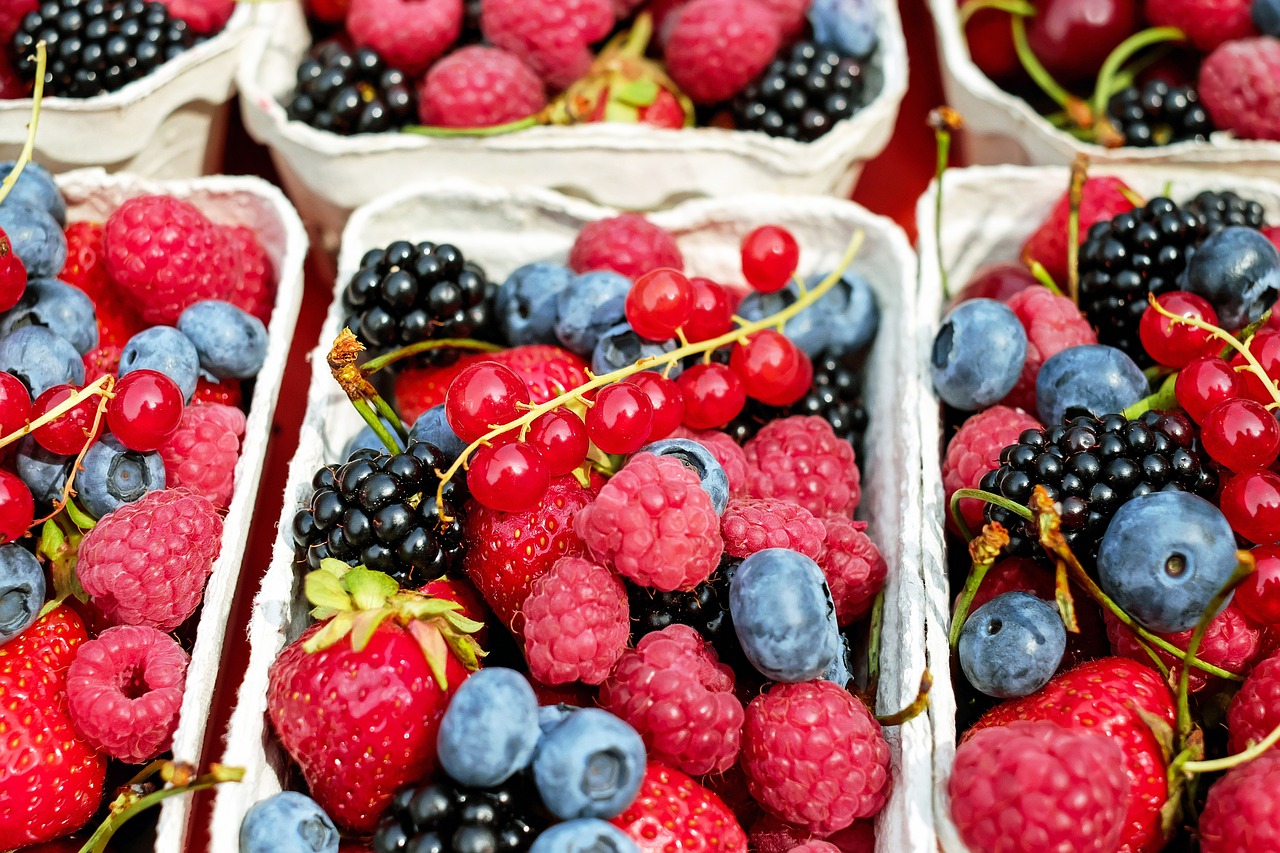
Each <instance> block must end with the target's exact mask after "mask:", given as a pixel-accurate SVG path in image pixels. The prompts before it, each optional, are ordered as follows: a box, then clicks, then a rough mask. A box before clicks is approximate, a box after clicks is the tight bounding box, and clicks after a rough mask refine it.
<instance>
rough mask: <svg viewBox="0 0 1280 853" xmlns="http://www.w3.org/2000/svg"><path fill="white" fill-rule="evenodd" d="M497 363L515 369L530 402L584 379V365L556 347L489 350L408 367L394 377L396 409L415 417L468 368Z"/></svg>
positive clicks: (440, 398)
mask: <svg viewBox="0 0 1280 853" xmlns="http://www.w3.org/2000/svg"><path fill="white" fill-rule="evenodd" d="M485 361H488V362H497V363H498V364H501V365H503V366H505V367H509V368H511V369H512V370H514V371H515V373H516V375H517V376H519V377H520V378H521V379H523V380H524V384H525V385H526V386H527V387H528V389H529V397H530V402H532V403H533V404H534V405H540V404H542V403H546V402H548V401H549V400H551V399H553V398H555V397H558V396H559V395H561V394H563V393H564V392H565V391H567V390H568V389H570V388H577V387H578V386H579V385H582V384H583V383H585V382H586V381H587V373H586V369H587V365H586V362H584V361H583V360H582V359H580V358H578V357H577V356H575V355H573V354H572V353H569V352H566V351H565V350H562V349H560V348H559V347H552V346H540V345H535V346H525V347H515V348H513V349H506V350H501V351H499V352H493V353H476V354H474V355H468V356H463V357H462V358H461V359H459V360H458V361H456V362H455V363H453V364H451V365H448V366H445V367H424V368H412V367H411V368H408V369H404V370H401V371H399V372H398V375H397V376H396V403H397V404H398V405H397V410H398V411H399V412H400V415H401V416H402V417H404V418H415V419H416V418H417V417H419V416H420V415H421V414H422V413H423V412H425V411H426V410H427V409H430V408H431V407H433V406H435V405H437V404H440V403H443V402H444V401H445V397H446V396H447V395H448V391H449V385H450V384H451V383H452V382H453V380H454V379H455V378H456V377H457V376H458V374H460V373H462V371H464V370H465V369H467V368H468V367H470V366H472V365H474V364H479V363H480V362H485Z"/></svg>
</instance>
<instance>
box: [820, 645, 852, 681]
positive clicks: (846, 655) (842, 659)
mask: <svg viewBox="0 0 1280 853" xmlns="http://www.w3.org/2000/svg"><path fill="white" fill-rule="evenodd" d="M822 679H823V680H824V681H830V682H831V683H832V684H839V685H840V686H841V687H843V688H845V689H848V687H849V682H851V681H853V650H852V649H850V648H849V638H848V637H846V636H845V635H844V634H841V635H840V651H838V652H836V657H835V660H833V661H831V666H829V667H827V668H826V669H825V670H823V671H822Z"/></svg>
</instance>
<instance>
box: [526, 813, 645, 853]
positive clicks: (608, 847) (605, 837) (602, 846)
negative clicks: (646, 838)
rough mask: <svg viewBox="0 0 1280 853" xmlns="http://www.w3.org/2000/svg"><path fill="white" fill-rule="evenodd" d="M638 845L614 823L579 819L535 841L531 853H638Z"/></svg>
mask: <svg viewBox="0 0 1280 853" xmlns="http://www.w3.org/2000/svg"><path fill="white" fill-rule="evenodd" d="M639 849H640V848H638V847H637V846H636V844H635V842H634V841H632V840H631V839H630V838H628V837H627V836H626V834H625V833H624V832H623V831H622V830H620V829H618V828H617V827H616V826H614V825H613V824H611V823H605V822H604V821H602V820H598V819H596V818H579V819H578V820H570V821H566V822H564V823H559V824H556V825H555V826H553V827H551V828H550V829H548V830H546V831H545V832H543V833H542V834H541V835H539V836H538V837H537V838H536V839H534V842H533V846H532V847H530V848H529V853H563V851H569V853H588V851H592V850H605V851H617V853H639Z"/></svg>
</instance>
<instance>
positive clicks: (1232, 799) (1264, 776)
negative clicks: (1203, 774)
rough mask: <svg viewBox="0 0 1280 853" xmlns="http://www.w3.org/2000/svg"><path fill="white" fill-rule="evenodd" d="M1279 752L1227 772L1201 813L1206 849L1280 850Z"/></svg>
mask: <svg viewBox="0 0 1280 853" xmlns="http://www.w3.org/2000/svg"><path fill="white" fill-rule="evenodd" d="M1278 794H1280V753H1276V752H1270V753H1268V754H1266V755H1263V756H1260V757H1258V758H1255V759H1254V760H1253V761H1250V762H1248V763H1246V764H1243V765H1241V766H1239V767H1236V768H1234V769H1232V770H1230V771H1228V772H1227V775H1226V776H1223V777H1222V778H1221V779H1219V780H1218V781H1217V782H1216V783H1215V784H1214V786H1213V787H1212V788H1210V789H1209V799H1208V800H1207V801H1206V802H1205V804H1204V811H1202V812H1201V813H1200V849H1201V851H1203V853H1239V851H1242V850H1258V851H1261V850H1280V796H1278Z"/></svg>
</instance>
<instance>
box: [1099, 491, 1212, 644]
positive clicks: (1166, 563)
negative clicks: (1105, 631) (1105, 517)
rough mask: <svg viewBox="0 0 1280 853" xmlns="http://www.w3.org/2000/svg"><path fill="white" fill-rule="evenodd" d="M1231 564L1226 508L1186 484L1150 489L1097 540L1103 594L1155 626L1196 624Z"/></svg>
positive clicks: (1173, 629) (1169, 630)
mask: <svg viewBox="0 0 1280 853" xmlns="http://www.w3.org/2000/svg"><path fill="white" fill-rule="evenodd" d="M1235 568H1236V542H1235V537H1234V536H1233V535H1232V532H1231V525H1230V524H1229V523H1227V519H1226V516H1224V515H1223V514H1222V511H1221V510H1219V509H1218V508H1217V507H1216V506H1214V505H1213V504H1212V503H1210V502H1209V501H1207V500H1205V499H1204V498H1201V497H1197V496H1196V495H1193V494H1190V493H1188V492H1177V491H1168V492H1152V493H1150V494H1147V495H1142V496H1140V497H1136V498H1132V499H1130V500H1129V501H1128V502H1126V503H1125V504H1124V505H1123V506H1121V507H1120V509H1119V510H1118V511H1117V512H1116V514H1115V516H1114V517H1113V518H1112V519H1111V523H1110V524H1108V525H1107V532H1106V533H1104V534H1103V536H1102V543H1101V544H1100V545H1099V546H1098V580H1099V582H1100V583H1101V584H1102V588H1103V590H1105V591H1106V593H1107V595H1109V596H1111V598H1112V599H1113V600H1114V601H1115V602H1116V604H1119V605H1120V606H1121V607H1122V608H1124V610H1125V612H1127V613H1128V614H1129V615H1130V616H1132V617H1133V618H1134V619H1136V620H1137V621H1138V622H1139V623H1140V624H1142V625H1143V626H1144V627H1146V628H1148V629H1150V630H1152V631H1155V632H1156V633H1159V634H1173V633H1177V632H1178V631H1187V630H1190V629H1191V628H1194V627H1195V625H1196V623H1197V622H1198V621H1199V620H1200V616H1201V615H1202V614H1203V613H1204V612H1205V610H1206V609H1207V608H1208V607H1209V602H1210V600H1211V599H1212V598H1213V597H1214V595H1216V594H1217V593H1218V590H1220V589H1222V587H1223V586H1224V585H1226V583H1227V580H1228V579H1229V578H1230V577H1231V573H1232V572H1233V571H1235Z"/></svg>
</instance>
